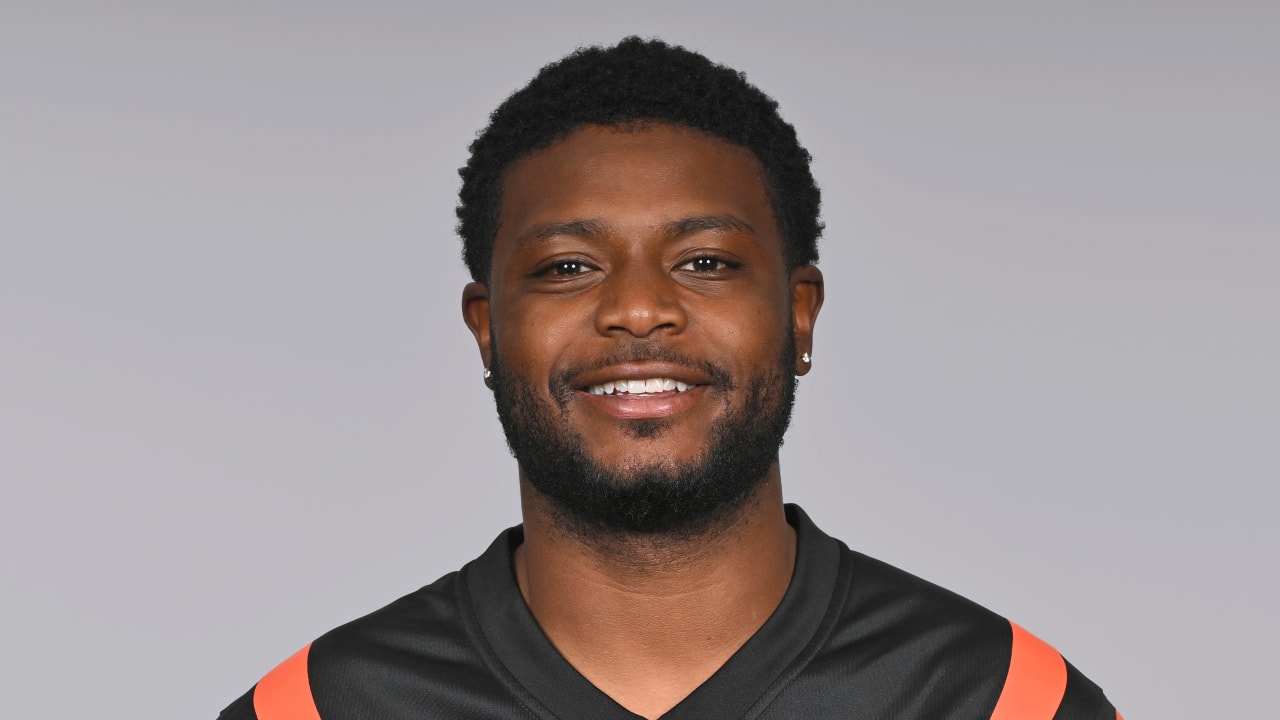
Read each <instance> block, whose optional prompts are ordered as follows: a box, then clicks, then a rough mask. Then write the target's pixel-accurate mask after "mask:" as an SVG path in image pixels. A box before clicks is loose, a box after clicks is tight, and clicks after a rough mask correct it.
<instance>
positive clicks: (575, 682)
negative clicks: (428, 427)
mask: <svg viewBox="0 0 1280 720" xmlns="http://www.w3.org/2000/svg"><path fill="white" fill-rule="evenodd" d="M471 153H472V154H471V159H470V161H469V162H468V164H467V166H466V167H465V168H463V169H462V171H461V174H462V179H463V185H462V190H461V202H460V204H459V208H458V216H459V220H460V222H459V231H460V234H461V235H462V238H463V242H464V246H465V249H464V257H465V260H466V263H467V266H468V267H469V269H470V271H471V273H472V277H473V279H474V282H472V283H471V284H469V285H468V286H467V287H466V289H465V290H464V292H463V298H462V310H463V317H464V319H465V320H466V323H467V325H468V327H470V329H471V331H472V332H473V333H474V335H475V338H476V341H477V344H478V346H479V350H480V356H481V359H482V361H483V364H484V370H483V377H484V381H485V383H486V384H487V385H488V386H489V387H490V388H491V389H492V390H493V394H494V399H495V401H496V404H497V407H498V414H499V417H500V419H501V421H502V426H503V429H504V431H505V432H506V436H507V440H508V443H509V444H510V446H511V449H512V452H513V453H514V455H515V457H516V459H517V461H518V464H519V467H520V492H521V501H522V508H523V516H524V524H523V525H522V526H521V527H518V528H513V529H511V530H508V531H507V532H506V533H504V534H502V535H501V536H499V538H498V539H497V540H496V541H495V542H494V544H493V545H492V546H491V547H490V548H489V549H488V550H487V551H486V552H485V553H484V554H483V555H482V556H480V557H479V558H478V559H477V560H475V561H474V562H472V563H470V564H468V565H467V566H466V567H464V568H463V569H462V570H460V571H459V572H456V573H451V574H449V575H447V576H445V577H444V578H441V579H440V580H438V581H436V582H435V583H433V584H432V585H429V586H427V587H425V588H423V589H421V590H419V591H417V592H415V593H413V594H411V595H409V596H407V597H405V598H402V599H400V600H399V601H397V602H395V603H393V604H391V605H390V606H388V607H386V608H384V609H382V610H379V611H377V612H375V613H373V614H371V615H369V616H367V617H365V618H362V619H360V620H357V621H355V622H353V623H350V624H348V625H345V626H343V627H340V628H338V629H336V630H334V631H332V632H330V633H328V634H326V635H324V636H322V637H321V638H319V639H318V640H316V641H315V642H314V643H312V644H311V645H309V646H308V647H307V648H304V649H303V650H302V651H300V652H299V653H298V654H297V655H295V656H294V657H293V658H291V659H289V660H287V661H285V663H283V664H282V665H281V666H280V667H278V668H276V669H275V670H273V671H272V672H271V673H269V674H268V675H267V676H266V677H264V678H263V679H262V681H260V682H259V683H258V684H257V685H256V686H255V688H253V689H251V690H250V691H249V692H248V693H246V694H245V695H244V696H243V697H241V698H240V699H239V700H237V701H236V702H234V703H233V704H232V705H231V706H230V707H228V708H227V709H226V710H225V711H224V713H223V716H222V717H223V718H226V720H240V719H242V718H254V717H256V718H258V719H259V720H277V719H279V718H288V719H290V720H294V719H301V718H306V719H307V720H314V719H315V718H324V720H352V719H355V718H406V719H407V718H422V717H432V718H437V717H438V718H591V719H593V720H594V719H601V718H635V717H637V716H641V717H646V718H657V717H663V718H673V719H678V718H690V719H692V718H770V719H774V718H776V719H782V718H899V719H908V720H910V719H925V718H997V719H998V720H1040V719H1042V720H1050V718H1058V719H1063V720H1065V719H1080V720H1086V719H1087V720H1096V719H1102V718H1106V719H1107V720H1113V719H1114V718H1116V717H1118V716H1117V713H1116V711H1115V709H1114V708H1113V707H1112V706H1111V705H1110V704H1109V703H1108V701H1107V700H1106V699H1105V697H1104V696H1103V695H1102V692H1101V691H1100V690H1099V689H1098V688H1097V687H1096V686H1095V685H1094V684H1093V683H1091V682H1090V681H1089V680H1087V679H1086V678H1085V677H1084V676H1083V675H1081V674H1080V673H1079V672H1077V671H1076V670H1075V669H1074V668H1073V667H1071V666H1070V665H1068V664H1067V663H1066V662H1065V661H1064V660H1063V659H1062V658H1061V656H1060V655H1058V654H1057V652H1056V651H1054V650H1053V649H1052V648H1050V647H1049V646H1047V645H1045V644H1044V643H1043V642H1041V641H1039V640H1037V639H1036V638H1035V637H1034V636H1031V635H1030V634H1028V633H1026V631H1024V630H1022V629H1020V628H1018V627H1017V626H1016V625H1013V624H1011V623H1010V622H1008V621H1007V620H1004V619H1003V618H1000V617H998V616H996V615H994V614H993V613H991V612H989V611H987V610H984V609H982V608H980V607H978V606H976V605H974V604H972V603H970V602H969V601H967V600H965V599H963V598H960V597H958V596H956V595H954V594H951V593H949V592H947V591H945V590H942V589H940V588H938V587H935V586H933V585H930V584H928V583H926V582H924V581H922V580H919V579H917V578H914V577H911V576H909V575H907V574H905V573H903V572H901V571H899V570H896V569H894V568H891V567H888V566H886V565H884V564H882V563H879V562H877V561H875V560H872V559H870V558H867V557H865V556H862V555H859V554H857V553H854V552H852V551H850V550H849V549H848V548H846V547H845V546H844V545H843V544H841V543H840V542H838V541H836V540H834V539H832V538H830V537H828V536H826V535H824V534H823V533H822V532H821V531H820V530H818V529H817V528H816V527H815V526H814V525H813V524H812V523H811V522H810V521H809V519H808V518H807V517H806V516H805V514H804V513H803V512H802V511H801V510H800V509H799V508H796V507H794V506H784V505H783V503H782V490H781V478H780V471H779V468H778V448H779V446H780V445H781V443H782V438H783V433H784V432H785V430H786V427H787V424H788V421H789V418H790V414H791V406H792V402H793V400H794V396H795V386H796V377H797V376H800V375H804V374H805V373H807V372H808V370H809V368H810V367H811V365H812V363H813V362H814V355H813V333H814V324H815V321H816V319H817V316H818V311H819V309H820V308H821V307H822V300H823V280H822V274H821V273H820V272H819V270H818V269H817V268H816V267H815V266H814V263H815V262H816V261H817V245H816V243H817V238H818V235H819V233H820V231H821V224H820V222H819V220H818V207H819V193H818V189H817V187H816V186H815V184H814V181H813V177H812V175H811V173H810V171H809V155H808V153H807V152H806V151H805V150H804V149H803V148H802V147H801V146H800V144H799V143H798V141H797V139H796V135H795V131H794V130H793V128H792V127H791V126H790V125H788V124H787V123H786V122H784V121H783V120H782V119H781V117H780V116H779V114H778V112H777V107H776V103H774V102H773V101H772V100H771V99H770V98H768V97H767V96H765V95H764V94H762V93H761V92H760V91H759V90H757V89H755V88H754V87H752V86H751V85H749V84H747V82H746V81H745V79H744V78H743V77H742V76H741V75H740V74H738V73H736V72H734V71H732V70H730V69H728V68H725V67H722V66H717V65H714V64H712V63H711V62H710V61H708V60H707V59H706V58H704V57H702V56H701V55H697V54H695V53H692V52H689V51H687V50H684V49H681V48H675V47H671V46H668V45H665V44H663V43H661V42H656V41H654V42H646V41H641V40H638V39H635V38H631V39H627V40H624V41H623V42H621V43H620V44H618V45H617V46H614V47H611V48H607V49H602V48H592V49H586V50H580V51H578V52H577V53H574V54H573V55H570V56H569V57H567V58H565V59H564V60H562V61H560V62H559V63H555V64H553V65H550V66H548V67H546V68H544V69H543V70H542V71H541V72H540V73H539V74H538V76H537V77H535V78H534V79H533V81H532V82H530V84H529V85H528V86H527V87H525V88H523V89H522V90H520V91H518V92H516V93H515V94H514V95H512V96H511V97H510V98H509V99H508V100H507V101H506V102H504V103H503V104H502V105H501V106H500V107H499V108H498V109H497V110H496V111H495V112H494V114H493V116H492V118H491V124H490V125H489V127H488V128H487V129H486V130H485V132H484V133H483V134H482V135H481V136H480V137H479V138H478V139H477V140H476V141H475V143H474V144H473V145H472V146H471Z"/></svg>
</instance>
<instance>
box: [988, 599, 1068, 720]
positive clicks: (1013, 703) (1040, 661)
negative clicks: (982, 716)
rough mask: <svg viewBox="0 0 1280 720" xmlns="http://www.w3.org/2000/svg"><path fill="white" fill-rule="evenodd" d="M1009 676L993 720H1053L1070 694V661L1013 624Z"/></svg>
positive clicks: (997, 701) (992, 716)
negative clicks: (1068, 668) (1068, 679)
mask: <svg viewBox="0 0 1280 720" xmlns="http://www.w3.org/2000/svg"><path fill="white" fill-rule="evenodd" d="M1009 625H1011V626H1012V627H1013V651H1012V652H1011V654H1010V656H1009V675H1008V676H1007V677H1006V678H1005V680H1004V689H1003V690H1001V691H1000V699H998V700H996V709H995V711H994V712H992V713H991V720H1052V718H1053V714H1054V713H1056V712H1057V711H1058V705H1059V704H1061V703H1062V696H1063V694H1064V693H1066V691H1067V662H1066V661H1065V660H1063V659H1062V656H1061V655H1059V654H1058V651H1057V650H1054V649H1053V648H1052V647H1050V646H1049V644H1048V643H1046V642H1045V641H1043V640H1041V639H1040V638H1038V637H1036V636H1035V635H1032V634H1031V633H1029V632H1027V631H1026V630H1023V629H1022V628H1020V627H1018V626H1017V625H1015V624H1014V623H1012V622H1011V623H1009Z"/></svg>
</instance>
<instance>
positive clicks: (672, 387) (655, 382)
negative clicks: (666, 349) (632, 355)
mask: <svg viewBox="0 0 1280 720" xmlns="http://www.w3.org/2000/svg"><path fill="white" fill-rule="evenodd" d="M696 387H699V386H698V385H694V384H690V383H686V382H683V381H681V380H676V379H674V378H669V377H652V378H644V379H639V378H637V379H618V380H608V381H605V382H603V383H598V384H593V385H589V386H587V388H586V392H588V393H590V394H592V395H630V396H633V397H653V396H656V395H662V394H664V393H671V392H675V393H683V392H688V391H689V390H691V389H693V388H696Z"/></svg>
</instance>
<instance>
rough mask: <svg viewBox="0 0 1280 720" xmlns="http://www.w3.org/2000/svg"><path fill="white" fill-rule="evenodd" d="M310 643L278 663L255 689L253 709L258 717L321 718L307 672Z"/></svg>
mask: <svg viewBox="0 0 1280 720" xmlns="http://www.w3.org/2000/svg"><path fill="white" fill-rule="evenodd" d="M310 653H311V646H310V645H307V646H306V647H304V648H302V649H301V650H299V651H298V652H296V653H294V654H293V656H292V657H290V658H289V659H288V660H285V661H284V662H282V663H280V664H279V665H277V666H276V667H275V669H274V670H272V671H271V672H269V673H267V674H266V675H265V676H263V678H262V679H261V680H259V681H258V685H257V687H255V688H254V689H253V712H254V714H256V715H257V716H258V720H320V711H319V710H317V709H316V702H315V699H313V698H312V696H311V679H310V675H309V674H308V673H307V657H308V656H309V655H310Z"/></svg>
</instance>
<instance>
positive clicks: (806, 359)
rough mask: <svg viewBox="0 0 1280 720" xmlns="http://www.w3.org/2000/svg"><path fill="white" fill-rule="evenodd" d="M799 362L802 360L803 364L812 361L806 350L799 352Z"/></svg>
mask: <svg viewBox="0 0 1280 720" xmlns="http://www.w3.org/2000/svg"><path fill="white" fill-rule="evenodd" d="M800 362H803V363H804V364H805V365H808V364H809V363H811V362H813V358H811V357H809V353H807V352H805V353H801V354H800Z"/></svg>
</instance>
